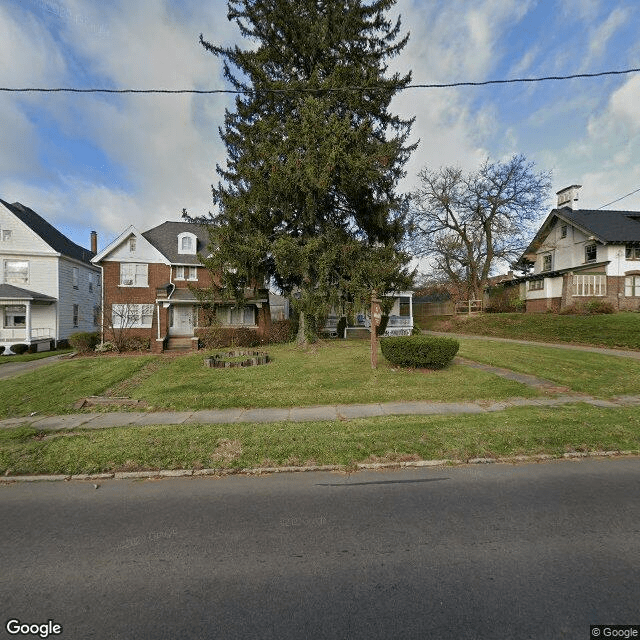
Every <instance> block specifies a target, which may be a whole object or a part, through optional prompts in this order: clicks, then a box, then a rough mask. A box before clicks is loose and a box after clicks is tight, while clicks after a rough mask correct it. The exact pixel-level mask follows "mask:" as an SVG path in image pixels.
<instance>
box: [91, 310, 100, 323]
mask: <svg viewBox="0 0 640 640" xmlns="http://www.w3.org/2000/svg"><path fill="white" fill-rule="evenodd" d="M93 326H94V327H99V326H100V305H95V306H94V307H93Z"/></svg>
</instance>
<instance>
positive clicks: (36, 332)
mask: <svg viewBox="0 0 640 640" xmlns="http://www.w3.org/2000/svg"><path fill="white" fill-rule="evenodd" d="M38 338H51V329H49V328H48V327H44V328H41V329H38V328H36V329H31V340H36V339H38ZM26 339H27V330H26V329H25V328H23V327H20V328H16V329H0V340H2V341H3V342H9V341H10V340H14V341H15V342H18V341H22V342H24V341H26Z"/></svg>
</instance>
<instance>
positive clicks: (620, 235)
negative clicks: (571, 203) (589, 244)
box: [556, 208, 640, 242]
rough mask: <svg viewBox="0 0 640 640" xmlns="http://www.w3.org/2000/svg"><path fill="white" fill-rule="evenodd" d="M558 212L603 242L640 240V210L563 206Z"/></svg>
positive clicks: (561, 216) (559, 215)
mask: <svg viewBox="0 0 640 640" xmlns="http://www.w3.org/2000/svg"><path fill="white" fill-rule="evenodd" d="M556 213H557V214H558V217H560V218H565V219H566V220H567V221H569V222H571V223H573V224H575V225H577V226H578V227H582V228H583V229H584V230H585V231H589V232H590V233H591V234H592V235H594V236H596V237H597V238H599V239H600V240H602V241H603V242H640V211H606V210H604V211H603V210H599V209H598V210H593V209H576V210H572V209H569V208H563V209H558V210H556Z"/></svg>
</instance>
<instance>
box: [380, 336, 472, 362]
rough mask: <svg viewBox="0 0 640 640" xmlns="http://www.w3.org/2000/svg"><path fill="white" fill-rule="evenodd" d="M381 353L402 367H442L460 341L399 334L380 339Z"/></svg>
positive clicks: (455, 351)
mask: <svg viewBox="0 0 640 640" xmlns="http://www.w3.org/2000/svg"><path fill="white" fill-rule="evenodd" d="M380 347H381V349H382V355H383V356H384V357H385V358H386V359H387V360H388V361H389V362H391V363H393V364H397V365H400V366H403V367H427V368H430V369H442V368H443V367H446V366H447V365H448V364H449V363H450V362H451V361H452V360H453V358H454V356H455V355H456V353H458V349H459V348H460V343H459V342H458V341H457V340H454V339H453V338H441V337H436V336H399V337H393V338H382V339H381V340H380Z"/></svg>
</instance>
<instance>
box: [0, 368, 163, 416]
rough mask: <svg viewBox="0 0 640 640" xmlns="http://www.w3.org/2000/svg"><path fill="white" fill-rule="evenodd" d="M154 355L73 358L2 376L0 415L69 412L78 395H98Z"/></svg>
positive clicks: (128, 375) (135, 370)
mask: <svg viewBox="0 0 640 640" xmlns="http://www.w3.org/2000/svg"><path fill="white" fill-rule="evenodd" d="M154 359H156V358H155V357H154V356H133V357H124V358H113V357H104V358H74V359H73V360H65V361H61V362H58V363H56V364H52V365H51V366H48V367H44V368H42V369H38V370H37V371H32V372H30V373H25V374H23V375H21V376H18V377H16V378H9V379H6V380H3V381H2V384H0V416H1V417H5V418H6V417H11V416H24V415H29V414H30V413H33V412H36V413H38V414H39V415H43V414H44V415H47V414H56V415H57V414H64V413H70V412H71V411H73V403H74V402H75V401H76V400H78V399H79V398H84V397H86V396H94V395H100V394H102V393H104V392H105V391H106V390H107V389H109V388H110V387H113V386H114V385H118V384H122V383H123V382H124V381H126V380H129V379H131V378H132V377H133V376H135V374H136V373H138V372H139V371H140V370H141V369H143V368H144V367H145V365H148V364H149V363H150V362H152V361H153V360H154Z"/></svg>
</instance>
